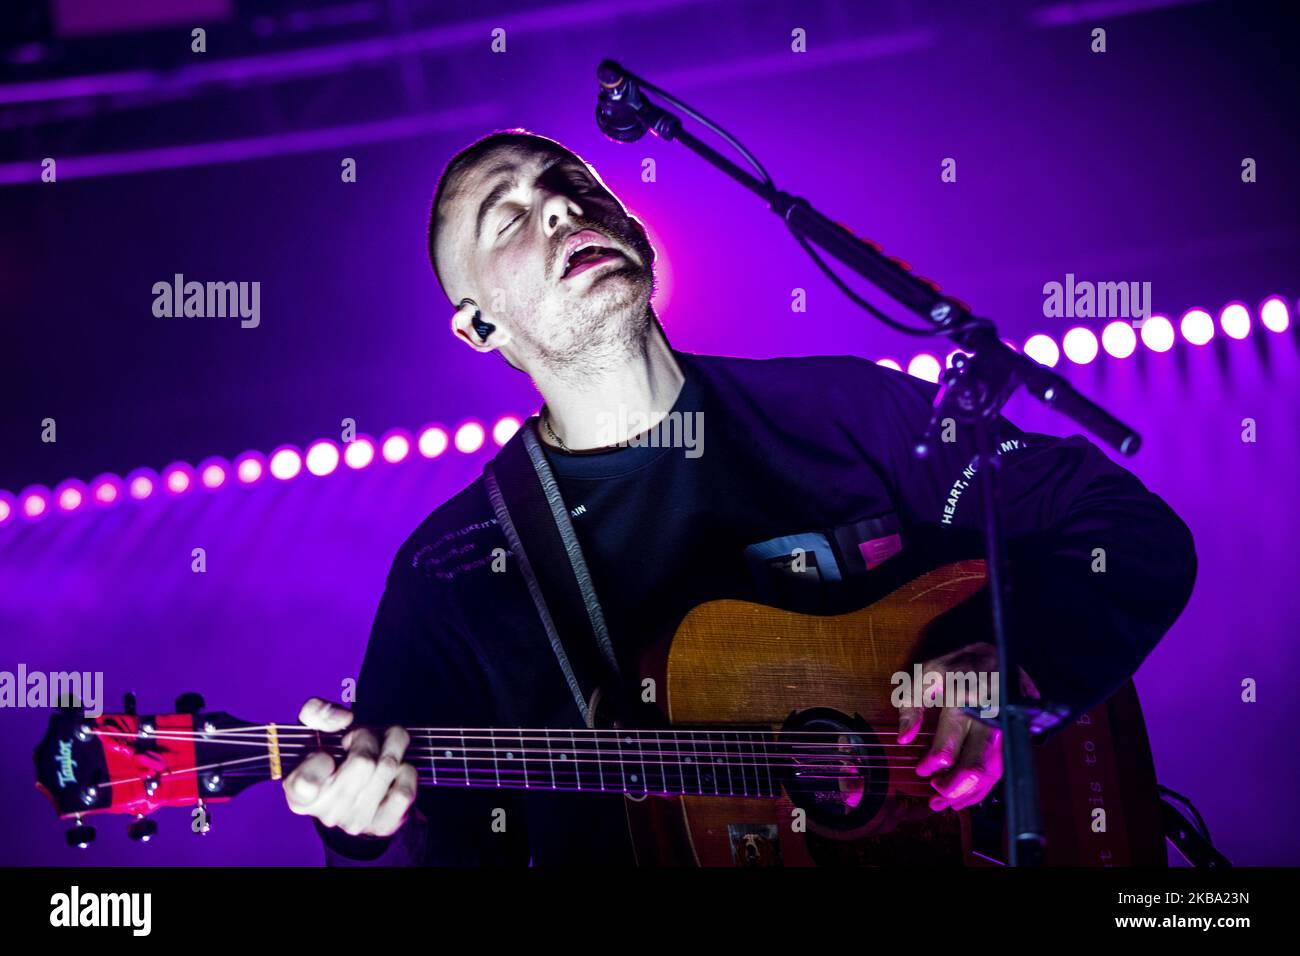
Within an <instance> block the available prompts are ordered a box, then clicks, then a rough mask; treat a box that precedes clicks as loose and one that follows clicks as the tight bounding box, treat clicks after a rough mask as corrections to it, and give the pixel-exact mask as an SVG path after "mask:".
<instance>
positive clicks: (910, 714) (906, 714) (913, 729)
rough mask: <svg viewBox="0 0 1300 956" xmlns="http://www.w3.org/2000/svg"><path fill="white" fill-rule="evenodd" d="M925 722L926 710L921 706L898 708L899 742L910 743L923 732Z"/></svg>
mask: <svg viewBox="0 0 1300 956" xmlns="http://www.w3.org/2000/svg"><path fill="white" fill-rule="evenodd" d="M923 723H925V711H923V710H922V709H921V708H920V707H900V708H898V742H899V743H900V744H910V743H911V742H912V741H913V740H915V739H916V735H917V734H919V733H920V732H921V725H922V724H923Z"/></svg>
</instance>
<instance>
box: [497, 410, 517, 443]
mask: <svg viewBox="0 0 1300 956" xmlns="http://www.w3.org/2000/svg"><path fill="white" fill-rule="evenodd" d="M519 424H520V423H519V419H517V418H515V417H514V416H513V415H506V416H504V417H502V418H499V419H497V423H496V424H495V425H493V426H492V440H493V441H494V442H496V443H497V444H498V445H504V444H505V443H506V442H508V441H509V440H510V439H511V438H512V437H513V436H514V434H515V432H517V431H519Z"/></svg>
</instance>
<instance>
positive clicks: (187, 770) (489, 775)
mask: <svg viewBox="0 0 1300 956" xmlns="http://www.w3.org/2000/svg"><path fill="white" fill-rule="evenodd" d="M665 756H666V755H665ZM727 756H730V755H727ZM454 759H455V758H453V760H454ZM259 760H265V761H267V763H268V767H267V769H268V771H269V765H270V756H269V754H255V755H253V756H250V757H242V758H238V759H235V760H227V761H220V762H217V763H211V764H204V765H200V766H195V767H182V768H174V769H167V770H163V771H160V772H159V773H157V774H154V775H152V776H139V777H130V778H123V779H120V780H110V781H107V782H105V783H100V784H97V785H96V786H122V785H125V784H129V783H143V782H144V781H147V780H150V779H161V778H163V777H174V776H178V775H185V774H195V773H198V772H199V771H201V770H221V771H223V772H224V771H226V770H227V769H228V768H230V767H234V766H236V765H240V764H247V763H250V762H254V761H259ZM460 762H463V763H465V764H468V757H467V756H465V757H462V758H461V761H460ZM533 762H534V763H549V764H550V770H551V775H552V777H554V771H555V766H556V764H557V763H558V764H560V765H563V764H565V763H574V764H578V763H588V764H592V763H597V764H601V765H602V766H604V765H611V764H612V762H611V761H600V760H575V761H541V760H534V761H533ZM627 764H632V765H634V766H635V765H636V764H640V765H642V770H644V769H645V765H646V764H649V765H651V766H665V767H667V766H674V767H678V768H686V767H695V768H697V773H698V772H699V770H700V768H704V767H710V768H722V769H727V770H730V769H733V768H740V769H741V773H742V777H743V773H744V768H747V767H754V768H756V769H757V768H766V769H768V770H769V772H770V770H771V769H773V768H775V769H778V770H789V769H792V768H798V767H800V766H801V765H800V764H798V763H796V762H795V761H793V760H783V761H771V760H767V761H765V762H746V761H730V760H729V761H715V762H713V763H704V764H699V763H695V764H690V763H675V762H672V761H654V760H650V761H646V760H645V759H644V756H643V755H638V759H636V760H634V761H620V762H619V767H620V776H624V777H625V776H626V771H625V770H624V769H623V768H624V767H625V766H626V765H627ZM802 766H804V767H805V768H808V769H812V768H809V767H808V765H806V764H804V765H802ZM853 766H854V768H855V769H854V770H851V771H849V772H846V773H843V774H833V775H829V774H826V773H825V770H826V769H827V768H825V767H822V768H817V769H818V771H819V775H820V776H824V777H826V778H828V779H857V778H859V773H858V772H857V771H858V770H890V769H895V768H897V769H908V768H910V767H911V766H912V765H911V764H910V763H909V764H888V763H886V764H879V765H872V764H859V763H855V764H854V765H853ZM451 769H452V768H451V767H450V766H449V767H448V768H447V771H444V774H446V773H448V772H449V771H450V770H451ZM420 770H421V768H417V773H418V772H419V771H420ZM466 771H467V772H466V773H464V774H461V775H459V779H461V780H468V779H470V778H471V776H470V774H469V773H468V766H466ZM505 772H506V773H507V774H510V773H513V772H516V771H513V770H511V769H510V768H509V767H507V768H506V771H505ZM518 772H521V773H522V774H523V776H524V780H525V781H527V779H528V778H529V774H530V771H529V770H528V769H527V767H524V768H522V770H521V771H518ZM574 773H575V775H576V774H577V771H576V770H575V771H574ZM499 774H500V771H499V769H496V768H494V769H493V770H488V769H486V767H485V766H484V767H483V769H481V770H477V769H476V771H475V773H474V775H473V779H482V780H487V779H495V778H496V777H497V776H499ZM230 775H237V774H230ZM685 775H686V772H685V771H684V770H683V772H682V774H681V776H682V777H683V778H684V777H685ZM453 776H456V775H453ZM757 777H758V775H757V773H755V780H756V782H757ZM420 779H421V780H424V781H425V782H428V783H436V776H430V777H429V778H427V779H426V778H420ZM729 779H730V774H729ZM742 782H743V781H742ZM462 785H465V786H467V785H468V784H462ZM539 789H545V788H539ZM733 789H734V781H733ZM619 792H623V791H619Z"/></svg>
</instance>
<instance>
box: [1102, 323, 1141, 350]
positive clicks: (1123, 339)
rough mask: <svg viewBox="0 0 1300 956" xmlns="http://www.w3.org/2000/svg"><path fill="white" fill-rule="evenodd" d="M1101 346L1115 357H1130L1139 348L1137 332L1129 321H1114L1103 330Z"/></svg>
mask: <svg viewBox="0 0 1300 956" xmlns="http://www.w3.org/2000/svg"><path fill="white" fill-rule="evenodd" d="M1101 347H1102V348H1104V349H1105V350H1106V354H1107V355H1109V356H1111V357H1113V358H1118V359H1123V358H1128V357H1129V356H1130V355H1132V354H1133V353H1134V352H1135V351H1136V350H1137V333H1136V332H1134V331H1133V326H1132V325H1131V324H1130V323H1128V322H1112V323H1110V324H1109V325H1108V326H1106V327H1105V328H1104V329H1102V330H1101Z"/></svg>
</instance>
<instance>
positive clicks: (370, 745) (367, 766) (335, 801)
mask: <svg viewBox="0 0 1300 956" xmlns="http://www.w3.org/2000/svg"><path fill="white" fill-rule="evenodd" d="M343 747H344V749H345V750H346V751H347V756H346V757H344V758H343V762H342V763H341V764H339V768H338V770H336V771H334V776H332V777H331V778H330V779H329V781H328V782H327V783H326V784H325V788H324V793H323V794H322V795H321V813H320V814H319V817H318V818H319V819H320V822H321V823H323V824H325V825H326V826H329V827H335V826H338V825H339V823H340V822H342V821H343V820H344V819H346V818H347V817H348V816H350V815H351V813H352V806H353V804H354V803H355V802H356V799H357V796H358V794H360V793H361V790H362V788H363V787H365V785H366V782H367V781H368V780H369V779H370V775H371V774H373V773H374V772H375V765H376V758H377V757H378V755H379V742H378V741H377V740H376V739H375V735H374V734H373V733H371V732H370V731H369V730H367V729H366V728H365V727H358V728H356V729H354V730H351V731H348V733H347V734H345V735H344V737H343Z"/></svg>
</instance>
